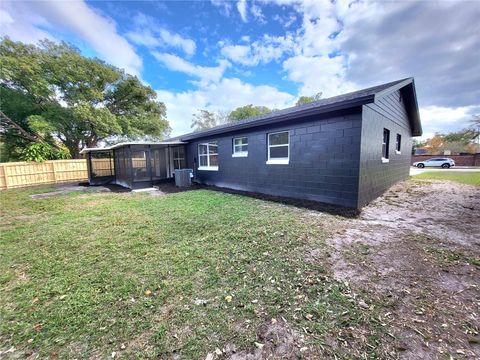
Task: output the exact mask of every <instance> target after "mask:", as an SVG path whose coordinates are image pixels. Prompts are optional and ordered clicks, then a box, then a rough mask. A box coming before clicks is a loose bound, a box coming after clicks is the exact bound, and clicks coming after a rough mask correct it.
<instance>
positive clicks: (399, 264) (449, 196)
mask: <svg viewBox="0 0 480 360" xmlns="http://www.w3.org/2000/svg"><path fill="white" fill-rule="evenodd" d="M327 243H328V245H329V246H330V247H331V249H332V251H331V258H330V262H331V266H332V269H333V272H334V276H335V277H336V278H337V279H341V280H343V281H348V282H349V283H350V284H351V286H352V287H354V288H357V289H359V291H360V290H362V291H366V292H367V293H370V294H371V303H373V302H374V301H378V300H379V299H382V301H383V302H384V303H385V305H384V306H385V309H386V310H385V314H383V317H382V321H383V323H384V326H385V327H386V328H387V329H388V333H389V334H391V336H392V337H394V338H395V339H396V350H397V352H398V357H400V358H403V359H438V358H462V359H464V358H465V359H474V358H475V359H478V358H480V344H479V342H480V339H479V331H480V188H479V187H475V186H470V185H464V184H459V183H453V182H448V181H428V182H418V181H405V182H402V183H400V184H397V185H395V186H394V187H392V188H391V189H390V190H389V191H388V192H387V193H386V194H385V195H384V196H383V197H381V198H379V199H377V200H376V201H374V202H373V203H372V204H370V205H369V206H367V207H365V208H364V209H363V211H362V213H361V215H360V216H359V217H358V218H356V219H345V220H344V221H338V222H336V224H335V231H334V235H333V236H332V237H330V238H329V239H328V240H327ZM367 303H368V299H367Z"/></svg>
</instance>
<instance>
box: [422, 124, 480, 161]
mask: <svg viewBox="0 0 480 360" xmlns="http://www.w3.org/2000/svg"><path fill="white" fill-rule="evenodd" d="M471 123H472V126H471V127H470V128H467V129H463V130H460V131H455V132H450V133H447V134H441V133H437V134H435V135H434V136H433V137H431V138H429V139H426V140H423V141H420V140H416V139H414V140H413V148H412V153H413V154H415V153H416V152H417V150H419V149H422V150H423V152H424V153H425V154H426V155H443V154H444V153H445V151H450V152H451V154H452V155H454V154H460V153H471V154H474V153H477V152H480V146H479V144H478V143H476V142H475V141H474V139H475V138H477V137H478V136H479V134H480V116H479V115H475V116H474V118H473V119H472V121H471Z"/></svg>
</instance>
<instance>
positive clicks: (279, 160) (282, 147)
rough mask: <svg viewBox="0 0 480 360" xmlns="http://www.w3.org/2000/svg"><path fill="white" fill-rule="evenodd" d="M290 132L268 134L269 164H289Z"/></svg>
mask: <svg viewBox="0 0 480 360" xmlns="http://www.w3.org/2000/svg"><path fill="white" fill-rule="evenodd" d="M289 142H290V136H289V133H288V131H282V132H276V133H271V134H268V159H267V164H288V161H289V158H290V144H289Z"/></svg>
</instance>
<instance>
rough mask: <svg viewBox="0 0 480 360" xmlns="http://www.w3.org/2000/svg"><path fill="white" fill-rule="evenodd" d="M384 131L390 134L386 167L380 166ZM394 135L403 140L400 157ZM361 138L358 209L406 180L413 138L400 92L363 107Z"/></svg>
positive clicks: (383, 164) (382, 164) (382, 163)
mask: <svg viewBox="0 0 480 360" xmlns="http://www.w3.org/2000/svg"><path fill="white" fill-rule="evenodd" d="M384 128H386V129H388V130H390V144H389V153H390V156H389V157H390V159H389V162H388V163H384V162H382V140H383V129H384ZM397 134H400V135H401V136H402V143H401V152H400V154H397V153H396V151H395V141H396V136H397ZM361 138H362V142H361V155H360V178H359V197H358V207H362V206H364V205H366V204H368V203H369V202H370V201H372V200H373V199H375V198H377V197H378V196H380V195H382V194H383V193H384V192H385V191H386V190H387V189H388V188H389V187H391V186H392V185H393V184H395V183H397V182H399V181H401V180H404V179H407V178H408V177H409V172H410V157H411V150H412V135H411V128H410V124H409V120H408V115H407V112H406V108H405V105H404V103H403V100H402V97H401V93H400V91H396V92H394V93H392V94H390V95H388V96H386V97H385V98H383V99H380V100H378V101H376V102H375V103H372V104H368V105H364V106H363V120H362V133H361Z"/></svg>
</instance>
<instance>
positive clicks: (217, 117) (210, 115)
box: [190, 109, 228, 131]
mask: <svg viewBox="0 0 480 360" xmlns="http://www.w3.org/2000/svg"><path fill="white" fill-rule="evenodd" d="M226 122H228V118H227V116H226V115H225V114H224V113H223V112H219V111H217V112H214V111H209V110H205V109H199V110H197V112H196V113H195V114H193V115H192V124H191V126H190V127H191V128H193V131H202V130H206V129H210V128H212V127H215V126H217V125H221V124H225V123H226Z"/></svg>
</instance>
